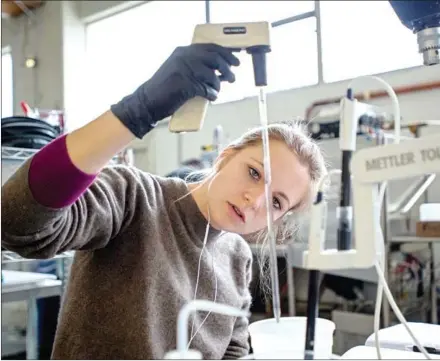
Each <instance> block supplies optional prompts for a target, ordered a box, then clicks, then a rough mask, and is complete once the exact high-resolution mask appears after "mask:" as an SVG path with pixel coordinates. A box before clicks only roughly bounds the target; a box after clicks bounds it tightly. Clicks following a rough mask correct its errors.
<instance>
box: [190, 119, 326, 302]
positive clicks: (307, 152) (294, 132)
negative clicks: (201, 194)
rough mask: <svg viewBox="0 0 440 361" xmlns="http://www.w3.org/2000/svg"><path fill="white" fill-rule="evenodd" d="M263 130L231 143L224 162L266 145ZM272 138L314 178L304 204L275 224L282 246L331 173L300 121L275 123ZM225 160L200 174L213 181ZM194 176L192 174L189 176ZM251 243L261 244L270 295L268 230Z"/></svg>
mask: <svg viewBox="0 0 440 361" xmlns="http://www.w3.org/2000/svg"><path fill="white" fill-rule="evenodd" d="M263 129H264V128H263V127H256V128H252V129H250V130H248V131H247V132H246V133H244V134H243V135H242V136H241V137H239V138H237V139H236V140H234V141H233V142H231V143H230V144H228V145H227V146H226V147H225V149H224V150H223V151H224V152H225V153H224V154H227V153H228V151H232V152H231V155H230V156H228V155H226V156H225V158H226V159H224V160H226V161H227V158H229V157H231V156H232V157H233V156H234V154H236V152H237V151H240V150H242V149H245V148H247V147H250V146H255V145H258V144H260V143H261V142H262V132H263ZM268 132H269V139H270V140H278V141H281V142H283V143H284V144H285V145H286V146H287V147H288V148H289V149H290V150H291V151H292V152H293V153H294V154H295V155H296V156H297V157H298V159H299V161H300V163H301V164H303V165H304V166H306V167H307V169H308V174H309V177H310V180H311V182H310V187H309V188H308V191H307V193H306V194H305V196H304V197H303V198H302V200H301V202H300V203H299V204H297V205H295V206H294V207H292V208H291V209H290V210H289V211H288V212H287V213H286V214H284V215H283V217H281V218H280V219H278V220H277V221H276V222H275V225H274V226H275V237H276V241H277V243H279V244H282V243H284V242H285V241H286V240H291V239H293V238H294V236H295V235H296V234H298V231H299V227H300V225H301V218H302V216H304V215H305V214H306V213H307V211H308V210H309V209H310V207H311V205H312V204H313V201H314V197H315V195H316V192H317V186H318V183H319V182H320V180H321V178H322V177H323V176H324V175H325V174H326V173H327V167H326V162H325V159H324V156H323V153H322V151H321V149H320V147H319V146H318V144H317V143H316V142H315V141H313V139H311V138H310V136H309V135H308V132H307V130H306V126H305V125H304V124H303V123H302V122H300V121H284V122H278V123H271V124H269V126H268ZM221 163H222V160H220V161H217V162H216V163H215V164H214V167H213V169H210V170H204V171H202V172H197V173H198V174H199V176H201V177H202V178H204V179H206V180H207V179H209V178H211V176H212V175H213V174H215V173H217V172H218V171H219V170H220V167H221ZM189 177H191V175H190V176H189ZM245 238H246V240H247V241H248V242H251V243H258V244H261V247H260V248H261V251H260V252H259V255H258V256H259V257H258V258H259V266H260V271H261V278H260V279H261V287H262V290H263V293H264V294H265V295H266V294H267V293H269V291H270V287H268V286H269V285H270V282H269V281H270V279H269V273H268V272H267V263H268V262H267V260H268V257H267V248H268V247H267V229H262V230H260V231H258V232H255V233H254V234H251V235H248V236H246V237H245Z"/></svg>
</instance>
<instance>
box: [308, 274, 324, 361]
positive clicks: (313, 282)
mask: <svg viewBox="0 0 440 361" xmlns="http://www.w3.org/2000/svg"><path fill="white" fill-rule="evenodd" d="M319 278H320V272H319V271H316V270H312V271H310V272H309V288H308V292H307V324H306V344H305V352H304V359H305V360H313V359H314V349H315V326H316V319H317V318H318V314H319Z"/></svg>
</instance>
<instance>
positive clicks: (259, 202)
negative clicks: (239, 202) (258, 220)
mask: <svg viewBox="0 0 440 361" xmlns="http://www.w3.org/2000/svg"><path fill="white" fill-rule="evenodd" d="M244 198H245V200H246V205H247V206H249V207H251V208H252V209H259V208H260V207H262V206H264V199H265V197H264V187H262V188H256V189H252V190H250V191H248V192H246V193H245V195H244Z"/></svg>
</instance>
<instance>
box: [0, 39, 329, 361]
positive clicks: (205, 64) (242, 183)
mask: <svg viewBox="0 0 440 361" xmlns="http://www.w3.org/2000/svg"><path fill="white" fill-rule="evenodd" d="M237 65H239V62H238V59H237V58H236V57H235V56H234V55H233V54H232V53H231V52H230V51H229V50H228V49H225V48H222V47H220V46H216V45H212V44H208V45H206V44H205V45H200V44H199V45H190V46H187V47H180V48H177V49H176V50H175V51H174V52H173V54H172V55H171V56H170V57H169V58H168V59H167V60H166V62H165V63H164V64H163V65H162V66H161V67H160V68H159V70H158V71H157V72H156V73H155V74H154V75H153V77H152V78H151V79H150V80H148V81H147V82H146V83H144V84H143V85H141V86H140V87H139V88H138V89H137V90H136V91H135V92H134V93H133V94H131V95H129V96H127V97H125V98H124V99H122V100H121V101H120V102H119V103H117V104H115V105H113V106H112V107H111V111H107V112H106V113H104V114H103V115H101V116H100V117H98V118H97V119H95V120H94V121H92V122H90V123H89V124H87V125H86V126H84V127H83V128H81V129H78V130H76V131H74V132H72V133H71V134H68V135H67V136H64V137H60V138H59V139H57V140H55V141H54V142H52V143H51V144H49V145H48V146H46V147H45V148H43V149H42V150H40V151H39V152H38V153H37V154H36V155H35V156H34V157H33V158H32V159H31V160H29V161H27V162H25V164H24V165H23V166H22V167H21V168H20V169H19V170H18V171H17V172H16V174H14V175H13V176H12V177H11V178H10V179H9V180H8V182H7V183H6V184H5V185H4V186H3V187H2V241H3V245H4V246H5V247H6V248H8V249H9V250H12V251H15V252H17V253H19V254H21V255H22V256H24V257H29V258H50V257H53V256H55V255H56V254H58V253H61V252H64V251H66V250H77V252H76V255H75V259H74V262H73V265H72V268H71V275H70V279H69V284H68V287H67V290H66V294H65V297H64V302H63V306H62V310H61V313H60V319H59V323H58V329H57V334H56V340H55V345H54V351H53V355H52V357H53V358H55V359H158V358H163V357H164V355H165V353H166V352H167V351H169V350H172V349H175V347H176V338H175V334H176V320H177V315H178V312H179V310H180V309H181V307H182V306H183V305H184V304H185V303H187V302H189V301H191V300H192V299H193V298H194V293H195V288H196V283H198V287H197V298H199V299H208V300H213V299H215V301H216V302H220V303H225V304H228V305H232V306H235V307H240V308H243V309H249V307H250V303H251V297H250V293H249V291H248V286H249V282H250V280H251V262H252V254H251V251H250V248H249V246H248V245H247V243H246V242H245V241H244V240H243V238H242V237H241V236H240V235H256V234H258V232H264V229H265V227H266V211H265V205H264V203H265V202H264V181H263V179H262V175H263V165H262V147H261V129H258V128H257V129H254V130H251V131H250V132H248V133H246V134H244V135H243V136H242V137H241V138H239V139H237V140H236V141H235V142H233V143H232V144H230V145H229V146H228V147H226V149H225V150H224V151H223V152H222V153H221V155H220V156H219V158H218V159H217V161H216V163H215V166H214V169H213V170H212V172H211V173H209V174H207V175H205V179H204V180H203V181H201V182H199V183H190V184H187V183H185V182H184V181H183V180H181V179H177V178H164V177H158V176H155V175H152V174H148V173H145V172H142V171H140V170H138V169H135V168H132V167H124V166H115V167H105V166H106V164H107V163H108V162H109V160H110V159H111V158H112V157H113V156H114V155H115V154H116V153H118V152H119V151H121V150H122V149H123V148H124V147H125V146H127V145H128V144H129V143H130V142H131V141H132V140H133V139H134V138H135V137H138V138H142V137H143V136H144V135H145V134H146V133H147V132H148V131H150V130H151V129H152V128H153V127H154V125H155V124H156V123H157V122H158V121H160V120H161V119H164V118H166V117H168V116H170V115H171V114H173V112H175V111H176V110H177V109H178V108H179V107H180V106H181V105H182V104H184V103H185V102H186V101H187V100H189V99H191V98H193V97H194V96H203V97H205V98H207V99H209V100H215V99H216V96H217V93H218V91H219V90H220V82H221V81H222V80H227V81H229V82H233V81H234V75H233V73H232V71H231V66H237ZM216 71H218V72H219V73H220V75H219V76H217V74H216ZM270 138H271V142H270V143H271V144H270V147H271V149H270V152H271V156H272V160H271V166H272V178H273V179H272V191H273V195H274V199H273V204H272V205H271V206H272V207H273V209H274V216H275V217H276V219H277V222H278V223H279V224H280V225H281V224H283V225H284V228H283V229H280V232H281V231H283V230H286V229H291V226H289V225H285V222H283V220H284V219H285V217H286V216H288V214H289V213H291V212H292V211H299V210H302V209H304V207H305V206H307V205H308V204H309V203H310V199H311V192H312V191H313V185H315V184H316V182H317V181H318V180H319V178H320V177H321V176H322V174H323V172H324V169H325V168H324V162H323V158H322V156H321V153H320V151H319V149H318V147H317V146H316V145H315V144H314V143H313V142H312V141H311V140H310V139H309V138H308V137H307V136H305V135H304V133H302V132H301V130H300V128H298V127H296V126H289V125H286V124H278V125H271V126H270ZM281 228H282V227H281ZM208 230H209V231H208ZM205 235H206V237H205ZM202 250H203V252H202V253H201V251H202ZM199 257H200V260H199ZM199 265H200V279H198V277H197V273H198V268H199ZM196 281H197V282H196ZM205 316H206V314H205V313H203V312H199V313H197V315H196V317H195V318H194V320H193V324H192V326H193V327H192V332H191V335H192V336H193V337H192V340H191V343H190V347H191V348H194V349H197V350H199V351H201V352H202V354H203V357H204V358H206V359H221V358H224V359H233V358H239V357H242V356H245V355H246V354H247V353H248V350H249V345H248V331H247V326H248V320H247V319H246V318H237V319H235V318H232V317H227V316H223V315H218V314H210V315H209V317H207V318H206V317H205ZM205 318H206V319H205ZM202 323H203V324H202ZM200 326H201V327H200Z"/></svg>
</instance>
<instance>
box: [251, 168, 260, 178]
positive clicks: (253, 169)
mask: <svg viewBox="0 0 440 361" xmlns="http://www.w3.org/2000/svg"><path fill="white" fill-rule="evenodd" d="M249 174H250V176H251V177H252V178H254V179H255V180H259V179H260V173H258V171H257V170H256V169H255V168H252V167H249Z"/></svg>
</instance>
